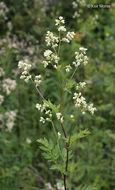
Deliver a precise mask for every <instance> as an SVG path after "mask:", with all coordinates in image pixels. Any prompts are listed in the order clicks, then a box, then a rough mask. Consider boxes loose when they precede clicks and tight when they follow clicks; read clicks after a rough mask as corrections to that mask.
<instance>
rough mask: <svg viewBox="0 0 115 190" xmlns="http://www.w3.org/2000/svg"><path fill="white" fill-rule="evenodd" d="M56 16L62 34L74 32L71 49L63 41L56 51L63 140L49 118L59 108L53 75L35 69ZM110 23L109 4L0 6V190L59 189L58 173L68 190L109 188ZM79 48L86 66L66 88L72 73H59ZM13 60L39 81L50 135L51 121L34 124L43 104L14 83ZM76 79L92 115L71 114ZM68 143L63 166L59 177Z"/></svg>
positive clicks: (112, 177) (24, 0) (113, 141)
mask: <svg viewBox="0 0 115 190" xmlns="http://www.w3.org/2000/svg"><path fill="white" fill-rule="evenodd" d="M89 5H90V6H89ZM93 5H98V8H94V7H92V6H93ZM99 5H110V6H109V7H107V8H104V7H99ZM59 16H63V17H64V19H65V27H66V28H67V30H68V31H74V32H75V37H74V38H73V40H72V41H71V42H70V44H67V43H65V44H64V45H63V46H62V48H61V51H60V56H61V59H62V62H63V70H62V71H61V78H63V81H62V83H63V85H64V87H65V89H64V90H65V91H64V99H63V115H64V118H66V120H65V121H64V126H65V131H66V134H67V138H66V137H64V135H63V131H62V129H61V126H59V124H58V120H57V118H56V113H57V112H59V110H60V109H61V108H60V107H61V106H60V96H61V90H60V87H59V82H58V79H59V78H60V76H59V75H58V76H57V72H56V70H54V68H52V66H48V67H46V68H45V69H44V67H43V64H41V63H42V62H43V61H44V57H43V54H44V52H45V50H47V49H49V48H48V47H47V46H46V43H45V35H46V33H47V31H52V32H53V33H54V34H56V27H55V24H54V23H55V19H57V18H59ZM114 23H115V4H114V3H112V1H111V0H106V2H105V0H100V1H98V0H93V1H92V2H91V1H90V0H87V1H83V0H81V1H80V0H79V1H74V3H73V0H66V2H65V1H63V0H10V1H9V0H3V1H1V2H0V190H42V189H43V190H54V189H55V190H56V189H59V190H61V189H63V174H65V175H66V177H67V180H66V181H67V190H115V87H114V86H115V67H114V58H115V52H114V50H115V40H114V39H115V38H114V37H115V24H114ZM80 47H85V48H87V49H88V50H87V56H88V59H89V60H88V64H87V65H86V66H85V67H84V65H81V66H80V67H78V70H77V72H76V73H75V75H74V79H72V80H70V81H69V82H68V80H67V79H68V77H69V76H71V75H70V74H72V72H71V71H70V72H71V73H70V74H69V73H66V74H65V72H64V68H65V67H66V66H67V65H72V62H73V61H74V57H75V54H74V52H77V51H79V48H80ZM20 60H23V61H25V62H26V63H28V64H31V65H32V69H31V73H32V77H34V75H33V73H34V74H35V75H42V81H43V82H42V84H41V85H40V92H42V94H43V96H44V97H45V98H46V100H47V101H46V100H43V102H44V103H45V104H47V105H48V106H49V108H50V110H51V111H52V112H53V113H54V115H53V120H54V123H55V127H56V131H57V132H58V133H57V132H56V135H55V130H54V128H53V125H52V124H53V123H52V122H46V123H45V124H42V123H41V122H40V117H41V116H42V115H41V113H40V112H39V111H38V110H37V109H36V104H37V103H39V104H42V99H41V98H40V96H39V95H38V94H37V93H36V89H35V87H34V85H33V84H32V83H31V81H29V82H28V83H26V82H24V81H23V80H21V79H20V75H21V74H20V70H19V69H18V63H19V61H20ZM60 69H61V68H60V67H58V73H59V71H60ZM59 81H60V79H59ZM80 81H86V83H87V88H85V89H84V95H85V97H86V100H87V102H89V103H90V102H93V103H94V106H95V107H96V109H97V111H96V112H95V113H94V115H93V116H92V115H91V114H90V113H88V112H86V113H85V115H83V114H81V112H80V111H79V110H77V109H76V110H75V109H74V104H73V100H72V96H73V94H74V90H73V89H74V87H75V86H76V84H77V83H79V82H80ZM53 103H54V104H53ZM82 112H84V110H83V111H82ZM71 114H72V115H74V118H73V116H71V117H70V115H71ZM58 116H59V115H58ZM60 135H61V136H60ZM56 136H57V138H58V140H59V141H58V142H57V139H56ZM59 138H60V139H59ZM59 142H60V143H59ZM68 142H69V145H70V148H71V151H69V159H70V161H69V165H68V171H65V163H66V153H67V152H66V146H65V145H66V144H67V143H68ZM60 146H61V152H62V154H61V153H60ZM48 152H49V153H48ZM61 159H62V160H63V163H64V164H62V162H61ZM46 160H48V162H46ZM56 161H58V164H57V163H55V162H56ZM52 163H53V164H52ZM60 173H61V174H60Z"/></svg>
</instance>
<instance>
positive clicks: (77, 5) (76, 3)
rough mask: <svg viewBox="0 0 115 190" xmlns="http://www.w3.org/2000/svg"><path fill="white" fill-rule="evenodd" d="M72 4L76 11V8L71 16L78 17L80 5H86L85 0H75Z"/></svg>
mask: <svg viewBox="0 0 115 190" xmlns="http://www.w3.org/2000/svg"><path fill="white" fill-rule="evenodd" d="M72 5H73V8H74V9H78V11H77V10H76V11H75V13H74V15H73V18H76V17H80V7H82V6H86V1H85V0H76V1H73V2H72Z"/></svg>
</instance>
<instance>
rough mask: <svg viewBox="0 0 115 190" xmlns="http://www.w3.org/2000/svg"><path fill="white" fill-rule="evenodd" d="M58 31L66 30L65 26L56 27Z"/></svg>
mask: <svg viewBox="0 0 115 190" xmlns="http://www.w3.org/2000/svg"><path fill="white" fill-rule="evenodd" d="M58 31H62V32H66V28H65V26H60V27H59V28H58Z"/></svg>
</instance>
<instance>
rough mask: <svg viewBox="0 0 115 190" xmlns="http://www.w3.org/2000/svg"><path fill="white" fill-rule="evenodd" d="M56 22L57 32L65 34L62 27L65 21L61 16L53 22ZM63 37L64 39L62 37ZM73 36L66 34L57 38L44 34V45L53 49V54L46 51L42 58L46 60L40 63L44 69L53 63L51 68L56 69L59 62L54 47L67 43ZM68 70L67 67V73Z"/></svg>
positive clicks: (48, 33)
mask: <svg viewBox="0 0 115 190" xmlns="http://www.w3.org/2000/svg"><path fill="white" fill-rule="evenodd" d="M55 22H56V24H55V25H56V26H58V31H59V32H66V28H65V26H64V24H65V20H64V19H63V17H62V16H60V17H59V18H58V19H56V20H55ZM64 36H65V37H64ZM74 36H75V33H74V32H67V34H65V33H64V34H61V35H59V37H57V36H56V35H54V34H53V33H52V32H50V31H48V32H47V33H46V38H45V41H46V45H47V46H50V47H51V48H53V50H54V52H53V51H52V50H50V49H48V50H46V51H45V52H44V57H45V59H46V60H44V61H43V62H42V64H43V65H44V67H45V68H46V67H47V66H48V65H49V64H52V65H53V62H54V63H55V64H54V65H53V67H54V68H55V69H57V65H58V62H59V60H60V58H59V56H58V53H57V51H56V47H59V44H60V42H67V43H69V42H70V41H71V40H72V39H73V38H74ZM68 70H69V67H68V68H67V72H68Z"/></svg>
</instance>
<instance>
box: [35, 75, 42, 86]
mask: <svg viewBox="0 0 115 190" xmlns="http://www.w3.org/2000/svg"><path fill="white" fill-rule="evenodd" d="M41 77H42V76H41V75H38V76H35V80H34V82H35V85H36V87H38V86H39V85H40V84H41V82H42V80H41Z"/></svg>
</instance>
